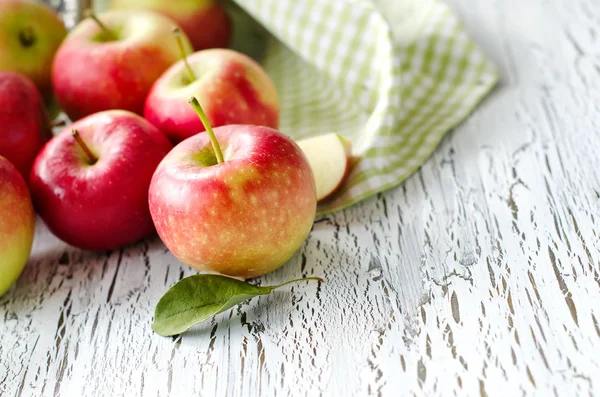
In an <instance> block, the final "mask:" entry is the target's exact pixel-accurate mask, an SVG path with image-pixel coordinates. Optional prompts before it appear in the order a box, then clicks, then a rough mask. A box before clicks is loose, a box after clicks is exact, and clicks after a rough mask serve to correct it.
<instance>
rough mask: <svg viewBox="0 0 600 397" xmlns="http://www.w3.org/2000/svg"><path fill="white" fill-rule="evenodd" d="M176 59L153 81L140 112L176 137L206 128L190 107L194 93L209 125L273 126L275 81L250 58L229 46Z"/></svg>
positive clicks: (276, 120)
mask: <svg viewBox="0 0 600 397" xmlns="http://www.w3.org/2000/svg"><path fill="white" fill-rule="evenodd" d="M187 60H188V63H189V64H190V67H191V68H192V69H193V72H194V75H195V79H194V80H193V81H192V80H191V78H190V76H189V73H188V71H187V70H186V67H185V63H184V62H183V60H182V61H179V62H177V63H176V64H175V65H173V66H171V67H170V68H169V69H168V70H167V71H166V72H165V73H164V74H163V75H162V76H161V77H160V79H158V80H157V81H156V83H155V84H154V86H153V87H152V90H151V91H150V93H149V94H148V98H147V99H146V105H145V109H144V117H146V119H148V121H150V122H151V123H152V124H154V125H155V126H157V127H158V128H159V129H160V130H161V131H162V132H163V133H165V135H167V136H168V137H169V139H171V141H173V142H175V143H177V142H180V141H182V140H184V139H186V138H188V137H190V136H192V135H195V134H197V133H198V132H201V131H205V128H204V126H203V125H202V122H201V121H200V120H199V119H198V116H197V115H196V113H195V111H194V109H193V108H191V107H190V106H189V105H188V103H187V102H188V100H189V98H190V97H192V96H195V97H197V98H198V100H199V101H200V103H202V105H203V106H204V111H205V112H206V115H207V116H208V119H209V121H210V124H211V125H212V126H213V127H219V126H223V125H228V124H253V125H262V126H266V127H271V128H277V127H278V124H279V101H278V97H277V90H276V89H275V86H274V85H273V82H272V81H271V79H270V78H269V76H267V74H266V73H265V72H264V70H263V69H262V68H261V66H260V65H259V64H258V63H256V62H255V61H254V60H252V59H251V58H249V57H247V56H246V55H243V54H241V53H239V52H236V51H233V50H227V49H212V50H205V51H199V52H196V53H194V54H192V55H190V56H188V57H187Z"/></svg>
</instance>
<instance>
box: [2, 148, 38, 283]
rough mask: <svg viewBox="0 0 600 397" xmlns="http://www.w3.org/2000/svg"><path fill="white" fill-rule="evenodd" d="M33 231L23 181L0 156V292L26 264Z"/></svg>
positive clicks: (28, 199)
mask: <svg viewBox="0 0 600 397" xmlns="http://www.w3.org/2000/svg"><path fill="white" fill-rule="evenodd" d="M34 232H35V212H34V211H33V206H32V205H31V198H30V196H29V190H27V185H26V184H25V180H24V179H23V177H22V176H21V175H20V174H19V171H18V170H17V169H16V168H15V166H13V165H12V164H11V163H10V162H9V161H8V160H7V159H5V158H4V157H2V156H0V295H3V294H4V293H5V292H6V290H8V288H9V287H10V286H11V285H12V284H13V283H14V282H15V281H16V280H17V279H18V278H19V275H20V274H21V272H22V271H23V268H24V267H25V265H26V264H27V260H28V259H29V254H30V253H31V245H32V243H33V234H34Z"/></svg>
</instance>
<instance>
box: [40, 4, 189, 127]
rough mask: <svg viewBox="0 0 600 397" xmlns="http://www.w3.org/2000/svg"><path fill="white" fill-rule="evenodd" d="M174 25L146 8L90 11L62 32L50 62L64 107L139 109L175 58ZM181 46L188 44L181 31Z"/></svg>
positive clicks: (86, 111) (74, 114) (76, 114)
mask: <svg viewBox="0 0 600 397" xmlns="http://www.w3.org/2000/svg"><path fill="white" fill-rule="evenodd" d="M174 26H177V25H176V24H175V23H174V22H173V21H171V20H170V19H169V18H167V17H165V16H163V15H160V14H157V13H154V12H150V11H118V10H116V11H107V12H105V13H102V14H100V15H98V16H96V15H94V14H91V16H90V18H87V19H85V20H83V21H82V22H81V23H80V24H78V25H77V26H76V27H75V28H74V29H73V30H72V31H71V32H70V33H69V35H68V36H67V38H66V39H65V41H64V43H63V44H62V45H61V47H60V49H59V50H58V52H57V54H56V57H55V59H54V63H53V66H52V84H53V87H54V91H55V93H56V97H57V99H58V102H59V103H60V105H61V107H62V108H63V109H64V111H65V113H66V114H67V115H68V116H69V117H70V118H71V119H72V120H78V119H80V118H82V117H84V116H87V115H90V114H92V113H96V112H100V111H103V110H110V109H122V110H129V111H132V112H134V113H138V114H142V112H143V108H144V101H145V99H146V96H147V94H148V91H150V88H151V87H152V84H153V83H154V81H156V79H158V77H159V76H160V75H161V74H162V73H163V72H164V71H165V70H166V69H167V68H168V67H169V66H171V65H172V64H173V63H175V62H176V61H177V60H178V59H179V56H180V55H179V51H178V50H177V46H176V43H175V39H174V38H173V35H172V34H171V31H172V30H173V27H174ZM181 40H182V46H183V47H184V52H185V51H188V52H189V51H191V45H190V43H189V40H188V39H187V37H186V36H185V35H183V36H182V38H181Z"/></svg>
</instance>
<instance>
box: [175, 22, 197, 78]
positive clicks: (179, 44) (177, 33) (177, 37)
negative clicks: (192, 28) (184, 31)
mask: <svg viewBox="0 0 600 397" xmlns="http://www.w3.org/2000/svg"><path fill="white" fill-rule="evenodd" d="M173 34H174V35H175V41H177V47H179V54H180V55H181V59H182V60H183V64H184V65H185V69H186V70H187V72H188V74H189V75H190V83H191V82H192V81H195V80H196V75H195V74H194V71H193V70H192V67H191V66H190V64H189V63H188V61H187V54H186V53H185V49H184V48H183V39H182V38H181V30H179V28H175V29H173Z"/></svg>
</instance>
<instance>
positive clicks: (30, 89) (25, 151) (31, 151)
mask: <svg viewBox="0 0 600 397" xmlns="http://www.w3.org/2000/svg"><path fill="white" fill-rule="evenodd" d="M0 126H1V128H0V155H2V156H4V157H6V158H7V159H8V160H9V161H10V162H11V163H12V164H13V165H14V166H15V167H17V169H18V170H19V172H21V175H22V176H23V178H25V179H27V178H28V177H29V170H30V169H31V165H32V164H33V160H34V159H35V156H37V154H38V152H39V151H40V149H41V148H42V146H44V143H46V141H47V140H48V139H50V137H51V136H52V132H51V130H50V123H49V121H48V117H47V115H46V110H45V108H44V101H43V99H42V97H41V95H40V93H39V92H38V90H37V88H36V87H35V85H34V84H33V82H32V81H31V80H29V79H28V78H27V77H25V76H23V75H21V74H19V73H15V72H0Z"/></svg>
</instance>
